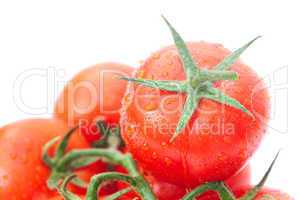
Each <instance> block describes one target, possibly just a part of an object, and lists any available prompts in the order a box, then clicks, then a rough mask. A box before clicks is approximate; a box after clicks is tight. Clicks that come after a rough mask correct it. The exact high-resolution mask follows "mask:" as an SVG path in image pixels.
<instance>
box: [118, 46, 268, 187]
mask: <svg viewBox="0 0 300 200" xmlns="http://www.w3.org/2000/svg"><path fill="white" fill-rule="evenodd" d="M187 46H188V48H189V50H190V53H191V55H192V57H193V59H194V61H195V63H196V64H197V66H198V68H201V69H212V68H213V67H214V66H216V65H217V64H218V63H220V62H221V61H222V60H223V59H224V58H225V57H226V56H228V55H229V54H230V53H231V52H230V51H229V50H227V49H225V48H224V47H223V46H221V45H219V44H211V43H207V42H190V43H188V44H187ZM231 70H232V71H234V72H236V73H237V74H238V77H239V78H238V79H237V80H234V81H231V80H226V81H218V82H215V83H214V85H213V86H214V87H215V88H218V89H219V90H220V91H222V92H223V93H225V94H226V95H227V96H230V97H232V98H234V99H235V100H237V101H238V102H240V103H241V104H242V105H243V106H244V107H245V108H246V109H247V110H249V111H250V112H251V113H252V114H253V115H254V116H253V118H252V117H250V116H249V115H247V114H245V113H244V112H242V111H241V110H238V109H236V108H233V107H231V106H227V105H224V104H221V103H218V102H215V101H213V100H209V99H206V98H202V99H201V100H200V102H199V104H198V107H197V109H196V111H195V112H194V113H193V115H192V117H191V119H190V120H189V121H188V124H187V126H186V127H185V128H184V129H183V130H182V131H181V132H180V134H179V135H178V136H177V137H176V139H175V140H174V141H170V139H171V138H172V136H173V135H174V133H175V128H176V126H177V124H178V121H179V119H180V117H181V115H182V110H183V103H184V102H185V100H186V94H185V93H179V92H169V91H165V90H160V89H155V88H150V87H146V86H143V85H139V84H135V83H134V84H133V83H132V84H130V85H129V87H128V90H127V92H126V95H125V96H124V99H123V107H122V111H121V120H120V123H121V134H122V137H123V139H124V140H125V143H126V146H127V148H128V150H129V151H130V152H131V153H132V154H133V156H134V158H135V159H136V160H137V162H138V163H139V164H140V165H141V167H142V168H143V169H145V171H149V172H151V174H153V176H155V177H156V178H158V179H159V180H162V181H165V182H170V183H174V184H177V185H181V186H183V187H194V186H197V185H199V184H201V183H204V182H207V181H218V180H226V179H228V178H229V177H230V176H232V174H234V173H236V172H237V171H238V170H239V169H240V168H241V167H242V166H243V165H244V164H245V163H246V162H247V160H248V159H249V157H250V156H251V155H252V154H253V153H254V151H255V150H256V149H257V147H258V145H259V144H260V141H261V139H262V137H263V135H264V133H265V129H266V121H267V120H268V118H269V96H268V93H267V90H266V88H265V86H264V84H263V83H262V81H261V80H260V78H259V77H258V76H257V74H256V73H255V72H254V71H253V70H252V69H251V68H250V67H248V66H247V65H246V64H244V63H242V62H241V61H237V62H235V63H234V64H233V65H232V67H231ZM135 77H136V78H141V79H148V80H149V79H151V80H179V81H181V80H185V73H184V68H183V64H182V62H181V60H180V57H179V55H178V51H177V49H176V48H175V47H174V46H168V47H166V48H163V49H161V50H160V51H158V52H156V53H154V54H153V55H152V56H151V57H150V58H148V59H147V60H146V61H145V63H144V64H143V65H142V66H141V67H140V68H139V69H138V70H137V72H136V74H135Z"/></svg>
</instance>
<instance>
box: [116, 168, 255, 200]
mask: <svg viewBox="0 0 300 200" xmlns="http://www.w3.org/2000/svg"><path fill="white" fill-rule="evenodd" d="M146 179H147V181H148V182H149V183H150V185H151V187H152V189H153V192H154V194H155V195H156V197H157V199H158V200H170V199H172V200H179V199H181V198H182V197H183V196H184V195H185V194H186V193H187V192H188V191H191V189H190V188H183V187H180V186H177V185H174V184H171V183H167V182H163V181H159V180H157V179H156V178H154V177H152V176H149V175H148V176H146ZM225 183H226V185H227V186H228V187H229V188H230V189H231V190H236V189H238V188H241V187H242V186H246V185H249V184H250V183H251V169H250V166H249V165H247V166H246V167H245V168H244V169H243V170H241V171H240V172H238V173H237V174H236V175H234V176H232V177H230V178H229V179H228V180H226V181H225ZM117 184H118V186H119V188H120V189H124V188H125V187H126V184H123V183H120V182H118V183H117ZM204 197H205V198H212V197H215V198H216V199H217V195H216V194H215V193H213V192H208V193H207V194H205V195H204V196H203V197H201V198H200V197H199V199H202V198H204ZM121 199H122V200H130V199H136V200H138V199H140V198H139V197H138V196H137V194H135V193H134V192H129V193H127V194H125V195H123V196H122V197H121Z"/></svg>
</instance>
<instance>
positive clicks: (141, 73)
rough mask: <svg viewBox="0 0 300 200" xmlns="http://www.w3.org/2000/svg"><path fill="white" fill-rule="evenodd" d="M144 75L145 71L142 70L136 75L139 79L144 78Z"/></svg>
mask: <svg viewBox="0 0 300 200" xmlns="http://www.w3.org/2000/svg"><path fill="white" fill-rule="evenodd" d="M144 75H145V71H144V70H142V69H141V70H140V71H138V72H137V74H136V76H137V78H144Z"/></svg>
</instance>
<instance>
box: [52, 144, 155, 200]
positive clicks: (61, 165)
mask: <svg viewBox="0 0 300 200" xmlns="http://www.w3.org/2000/svg"><path fill="white" fill-rule="evenodd" d="M91 156H97V157H101V158H104V159H105V160H106V161H107V162H109V163H112V164H117V165H122V166H123V167H125V168H126V170H127V172H128V174H129V175H128V176H127V175H123V174H120V173H113V172H111V173H102V174H99V175H96V176H94V177H93V178H92V181H91V183H90V186H89V187H88V193H87V200H96V199H95V198H96V197H97V191H98V189H99V186H100V184H101V183H102V182H105V181H109V180H116V179H117V180H121V181H124V182H127V183H128V184H130V185H131V186H132V187H134V189H135V190H136V191H137V192H138V193H139V194H140V196H141V197H142V198H143V199H147V200H155V199H156V198H155V196H154V194H153V192H152V190H151V188H150V186H149V184H148V183H147V181H146V180H145V179H144V177H143V176H142V175H141V174H140V172H139V171H138V169H137V167H136V163H135V161H134V160H133V159H132V157H131V155H130V154H122V153H121V152H119V151H117V150H114V149H86V150H73V151H71V152H69V153H68V154H66V155H65V156H64V157H62V158H61V160H60V161H59V162H58V164H57V169H58V170H64V169H66V168H68V165H70V164H71V163H72V162H74V161H76V160H78V159H81V158H82V157H91Z"/></svg>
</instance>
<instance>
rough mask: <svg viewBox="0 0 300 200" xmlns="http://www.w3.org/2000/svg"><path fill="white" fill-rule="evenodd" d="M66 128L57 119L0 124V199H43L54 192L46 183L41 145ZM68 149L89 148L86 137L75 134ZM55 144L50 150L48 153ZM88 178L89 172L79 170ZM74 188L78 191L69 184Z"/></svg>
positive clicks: (47, 173)
mask: <svg viewBox="0 0 300 200" xmlns="http://www.w3.org/2000/svg"><path fill="white" fill-rule="evenodd" d="M68 130H69V128H68V127H67V125H66V124H65V123H64V122H62V121H59V120H56V119H27V120H22V121H17V122H14V123H12V124H9V125H6V126H4V127H2V128H0V146H1V148H2V149H5V151H1V152H0V199H8V198H11V199H18V200H28V199H32V200H43V199H47V198H49V197H51V196H52V195H53V194H54V193H53V192H52V191H50V190H49V189H48V188H47V186H46V180H47V179H48V177H49V174H50V170H49V168H48V167H47V166H46V165H45V164H44V163H43V161H42V148H43V146H44V144H45V143H47V142H48V141H49V140H51V139H53V138H54V137H56V136H63V135H64V134H65V133H66V132H67V131H68ZM69 144H70V145H69V147H68V149H69V150H70V149H72V148H88V147H89V145H88V143H87V142H86V140H85V139H84V138H83V137H81V136H80V135H79V134H74V136H73V137H72V138H71V140H70V143H69ZM53 152H54V148H53V149H51V150H50V154H51V153H53ZM83 175H84V177H85V178H86V179H87V178H88V177H90V176H91V173H90V172H88V170H87V171H85V172H81V175H80V177H81V176H83ZM72 189H73V191H75V192H76V191H78V190H77V189H76V188H72Z"/></svg>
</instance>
